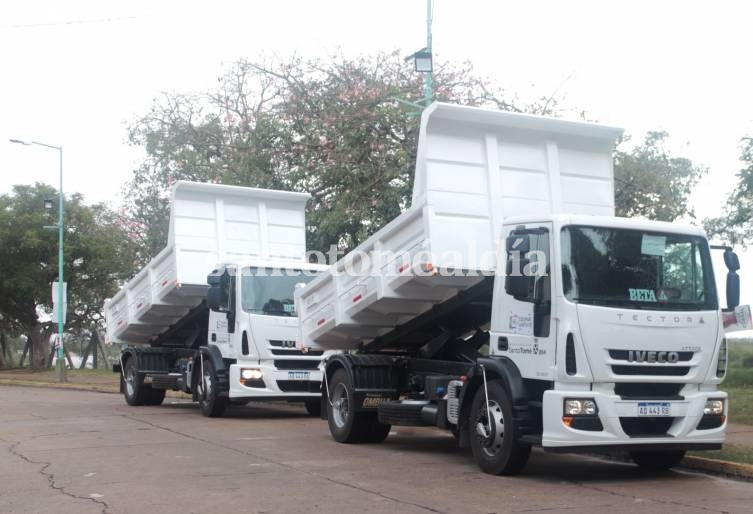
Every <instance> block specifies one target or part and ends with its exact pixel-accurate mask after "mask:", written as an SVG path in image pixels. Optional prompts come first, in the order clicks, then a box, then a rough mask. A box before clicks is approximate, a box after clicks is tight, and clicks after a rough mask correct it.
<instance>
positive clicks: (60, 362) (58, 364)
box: [10, 139, 66, 382]
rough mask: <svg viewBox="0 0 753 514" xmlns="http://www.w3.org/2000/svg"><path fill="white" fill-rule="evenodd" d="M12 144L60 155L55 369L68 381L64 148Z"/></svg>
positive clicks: (40, 144)
mask: <svg viewBox="0 0 753 514" xmlns="http://www.w3.org/2000/svg"><path fill="white" fill-rule="evenodd" d="M10 142H11V143H18V144H21V145H26V146H30V145H37V146H44V147H47V148H52V149H53V150H57V151H58V153H59V155H60V190H59V195H58V226H57V228H58V291H57V292H58V301H57V304H58V308H57V312H58V320H57V321H58V348H57V359H56V360H55V368H56V369H57V375H58V380H59V381H60V382H65V381H66V371H65V348H64V346H63V328H64V326H65V318H64V312H63V289H64V288H63V284H64V282H63V255H64V250H63V228H64V222H65V218H64V208H63V200H64V196H63V147H62V146H54V145H48V144H46V143H40V142H38V141H21V140H19V139H11V140H10Z"/></svg>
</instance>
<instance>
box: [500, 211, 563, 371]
mask: <svg viewBox="0 0 753 514" xmlns="http://www.w3.org/2000/svg"><path fill="white" fill-rule="evenodd" d="M504 236H505V239H504V241H505V248H504V250H505V256H504V260H502V263H503V264H502V266H501V268H502V269H501V270H500V273H498V274H497V277H496V280H495V285H494V305H493V309H492V324H491V331H490V332H491V339H490V343H491V353H492V354H493V355H504V356H507V357H509V358H510V359H512V360H513V361H514V362H515V364H516V365H517V366H518V368H519V369H520V372H521V374H522V376H523V377H524V378H532V379H540V380H553V378H554V359H555V339H556V333H557V331H556V330H555V328H556V327H553V326H552V320H553V319H554V318H553V317H552V283H553V280H552V276H551V271H552V270H553V269H555V268H554V267H552V266H551V265H550V259H551V256H552V246H551V245H552V224H551V223H532V224H526V225H518V226H515V227H509V226H508V227H506V228H505V234H504Z"/></svg>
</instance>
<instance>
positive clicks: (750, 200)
mask: <svg viewBox="0 0 753 514" xmlns="http://www.w3.org/2000/svg"><path fill="white" fill-rule="evenodd" d="M740 161H741V162H742V165H743V167H742V168H741V169H740V171H738V172H737V185H736V187H735V189H734V191H732V194H730V196H729V198H728V199H727V205H726V209H725V213H724V215H722V216H720V217H719V218H712V219H707V220H705V221H704V224H705V228H706V231H707V232H708V233H710V234H716V235H718V236H721V237H722V238H723V239H724V240H725V242H726V243H729V244H731V245H737V244H740V245H747V244H749V243H750V242H751V241H753V221H752V220H753V138H751V137H747V138H743V140H742V149H741V152H740Z"/></svg>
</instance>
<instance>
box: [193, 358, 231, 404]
mask: <svg viewBox="0 0 753 514" xmlns="http://www.w3.org/2000/svg"><path fill="white" fill-rule="evenodd" d="M202 359H203V363H200V364H199V365H200V366H202V365H203V369H204V372H203V373H202V376H200V377H199V379H198V384H196V392H197V394H198V397H199V409H201V413H202V414H203V415H204V416H206V417H208V418H220V417H222V415H223V414H224V413H225V408H226V407H227V403H228V399H227V398H226V397H223V396H220V391H219V388H218V387H217V373H216V371H215V369H214V365H213V364H212V360H211V359H207V358H204V357H203V356H202ZM200 369H201V368H200Z"/></svg>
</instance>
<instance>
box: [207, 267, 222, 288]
mask: <svg viewBox="0 0 753 514" xmlns="http://www.w3.org/2000/svg"><path fill="white" fill-rule="evenodd" d="M221 281H222V273H220V271H219V270H214V271H212V272H211V273H210V274H209V275H207V284H209V285H210V286H219V285H220V282H221Z"/></svg>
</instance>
